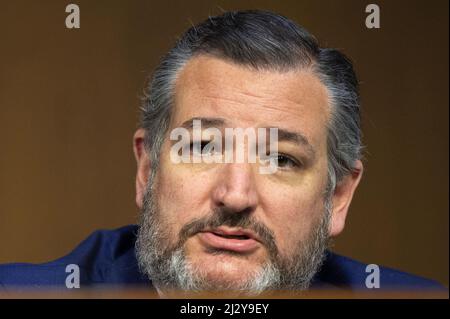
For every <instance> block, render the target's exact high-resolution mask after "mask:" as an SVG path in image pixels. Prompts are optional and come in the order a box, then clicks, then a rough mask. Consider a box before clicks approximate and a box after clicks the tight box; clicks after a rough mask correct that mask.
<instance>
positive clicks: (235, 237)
mask: <svg viewBox="0 0 450 319" xmlns="http://www.w3.org/2000/svg"><path fill="white" fill-rule="evenodd" d="M212 233H213V234H214V235H216V236H220V237H223V238H228V239H240V240H245V239H250V237H249V236H247V235H227V234H221V233H217V232H214V231H213V232H212Z"/></svg>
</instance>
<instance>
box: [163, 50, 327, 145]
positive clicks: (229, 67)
mask: <svg viewBox="0 0 450 319" xmlns="http://www.w3.org/2000/svg"><path fill="white" fill-rule="evenodd" d="M193 117H219V118H224V119H225V120H226V121H227V123H231V126H233V127H243V128H246V127H278V128H282V129H285V130H288V131H292V132H299V133H302V134H304V135H306V136H307V137H308V139H309V140H311V142H312V143H313V144H321V142H322V141H321V140H322V139H323V138H324V134H326V123H327V121H328V117H329V105H328V94H327V90H326V88H325V86H324V85H323V84H322V83H321V82H320V80H319V79H318V78H317V76H316V75H314V74H313V73H312V72H311V71H309V70H292V71H288V72H277V71H267V70H255V69H250V68H247V67H244V66H240V65H237V64H234V63H231V62H228V61H225V60H222V59H218V58H215V57H209V56H199V57H195V58H193V59H191V60H190V61H189V62H188V63H187V64H186V65H185V67H184V68H183V69H182V71H181V72H180V74H179V75H178V78H177V81H176V85H175V110H174V113H173V117H172V127H177V126H179V125H180V124H181V123H183V122H184V121H186V120H188V119H190V118H193Z"/></svg>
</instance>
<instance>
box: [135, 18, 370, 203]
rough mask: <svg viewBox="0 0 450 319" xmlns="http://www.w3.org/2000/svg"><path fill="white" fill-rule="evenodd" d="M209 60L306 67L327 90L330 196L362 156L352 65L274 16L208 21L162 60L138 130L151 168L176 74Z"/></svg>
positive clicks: (277, 67) (254, 65)
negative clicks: (201, 57)
mask: <svg viewBox="0 0 450 319" xmlns="http://www.w3.org/2000/svg"><path fill="white" fill-rule="evenodd" d="M202 54H203V55H211V56H214V57H218V58H220V59H224V60H228V61H231V62H233V63H236V64H239V65H244V66H248V67H251V68H254V69H257V70H261V69H265V70H274V71H287V70H290V69H293V68H298V67H304V68H309V69H310V70H312V71H313V72H314V74H316V75H317V76H318V78H319V79H320V81H321V82H322V83H323V84H324V86H325V87H326V88H327V91H328V95H329V99H330V101H329V104H330V108H331V118H330V121H329V123H328V137H327V153H328V185H327V189H326V194H327V195H328V196H330V195H331V194H332V192H333V191H334V189H335V186H336V184H337V183H339V181H340V180H341V179H342V178H343V177H344V176H345V175H347V174H350V173H351V172H352V171H353V169H354V165H355V162H356V161H357V160H358V159H360V157H361V150H362V145H361V129H360V106H359V94H358V81H357V78H356V75H355V72H354V70H353V66H352V63H351V62H350V60H349V59H348V58H347V57H346V56H345V55H343V54H342V53H341V52H339V51H338V50H335V49H329V48H320V47H319V45H318V43H317V40H316V39H315V38H314V37H313V36H312V35H311V34H310V33H308V31H306V30H305V29H304V28H302V27H300V26H299V25H297V24H296V23H294V22H293V21H291V20H289V19H287V18H285V17H283V16H280V15H278V14H275V13H271V12H267V11H260V10H248V11H236V12H227V13H224V14H223V15H220V16H215V17H209V18H208V19H207V20H205V21H204V22H202V23H200V24H198V25H196V26H193V27H191V28H190V29H189V30H187V31H186V32H185V33H184V34H183V35H182V36H181V37H180V38H179V39H178V41H177V42H176V44H175V46H174V47H173V48H172V49H171V50H170V51H169V52H168V53H167V54H166V55H165V56H164V57H163V58H162V60H161V62H160V64H159V66H158V67H157V69H156V70H155V72H154V74H153V78H152V79H151V82H150V84H149V86H148V87H147V89H146V93H145V97H144V100H143V106H142V108H141V110H142V113H141V127H142V128H144V129H145V131H146V135H145V145H146V148H147V150H148V151H149V152H150V158H151V161H152V165H153V168H154V169H155V170H156V168H157V166H158V164H159V152H160V149H161V145H162V143H163V141H164V137H165V135H166V133H167V130H168V127H169V122H170V117H171V110H172V104H173V97H174V87H175V82H176V78H177V75H178V74H179V73H180V70H181V69H182V68H183V66H184V65H185V64H186V63H187V62H188V61H189V60H190V59H192V58H193V57H195V56H198V55H202Z"/></svg>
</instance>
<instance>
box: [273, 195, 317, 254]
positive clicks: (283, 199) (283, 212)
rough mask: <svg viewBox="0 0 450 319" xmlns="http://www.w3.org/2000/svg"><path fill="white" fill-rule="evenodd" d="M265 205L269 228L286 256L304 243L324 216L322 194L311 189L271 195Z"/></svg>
mask: <svg viewBox="0 0 450 319" xmlns="http://www.w3.org/2000/svg"><path fill="white" fill-rule="evenodd" d="M267 198H270V200H267V201H266V205H265V206H266V207H265V211H266V212H267V216H266V217H267V219H268V226H269V227H270V228H271V229H272V230H273V232H274V233H275V237H276V242H277V245H278V249H279V250H280V252H281V254H282V255H285V256H287V255H289V254H290V253H291V252H292V251H293V250H294V249H296V247H297V245H298V243H299V242H301V241H304V240H307V239H308V237H309V235H310V233H311V231H312V229H313V227H315V225H317V221H318V220H319V218H321V217H322V216H323V212H324V205H323V196H322V192H321V191H320V190H319V189H318V190H317V191H314V190H312V189H311V188H308V189H305V190H304V191H301V190H298V189H295V190H294V189H291V190H284V191H282V192H278V193H276V192H273V191H272V192H271V195H270V197H267Z"/></svg>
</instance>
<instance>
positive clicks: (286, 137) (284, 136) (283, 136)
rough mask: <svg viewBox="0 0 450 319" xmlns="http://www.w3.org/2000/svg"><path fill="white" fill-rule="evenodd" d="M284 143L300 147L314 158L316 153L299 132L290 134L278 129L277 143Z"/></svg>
mask: <svg viewBox="0 0 450 319" xmlns="http://www.w3.org/2000/svg"><path fill="white" fill-rule="evenodd" d="M281 141H286V142H293V143H295V144H298V145H300V146H303V147H306V150H307V152H308V153H310V155H311V157H314V156H315V154H316V151H315V150H314V147H313V146H312V145H311V143H310V142H309V141H308V138H307V137H306V136H305V135H303V134H302V133H299V132H291V131H288V130H285V129H282V128H278V142H281Z"/></svg>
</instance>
